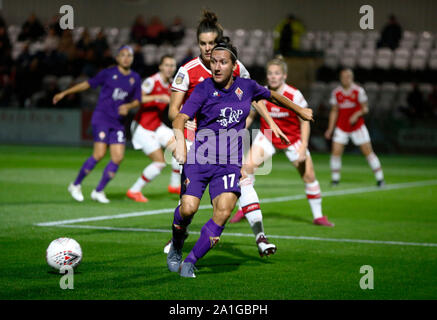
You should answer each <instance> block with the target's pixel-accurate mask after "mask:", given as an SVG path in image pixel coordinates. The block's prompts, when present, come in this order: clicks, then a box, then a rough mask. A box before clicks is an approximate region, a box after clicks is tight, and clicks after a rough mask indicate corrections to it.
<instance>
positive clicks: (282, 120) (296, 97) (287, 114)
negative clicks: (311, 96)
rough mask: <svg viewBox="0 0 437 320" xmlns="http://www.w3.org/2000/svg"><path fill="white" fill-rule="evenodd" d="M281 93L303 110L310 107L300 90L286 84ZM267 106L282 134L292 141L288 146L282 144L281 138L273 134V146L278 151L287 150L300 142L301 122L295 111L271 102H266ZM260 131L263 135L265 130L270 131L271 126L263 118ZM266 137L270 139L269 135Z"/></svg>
mask: <svg viewBox="0 0 437 320" xmlns="http://www.w3.org/2000/svg"><path fill="white" fill-rule="evenodd" d="M279 93H280V94H282V95H283V96H285V97H287V98H288V99H290V100H291V101H293V102H294V103H295V104H297V105H298V106H300V107H302V108H307V107H308V103H307V102H306V100H305V98H304V97H303V95H302V93H301V92H300V91H299V90H298V89H296V88H294V87H292V86H289V85H288V84H285V85H284V86H283V88H282V89H281V90H280V92H279ZM265 104H266V108H267V111H268V112H269V114H270V116H271V117H272V118H273V121H275V123H276V124H277V125H278V127H279V129H281V130H282V132H284V134H285V135H286V136H287V138H288V139H289V140H290V144H286V143H284V142H282V140H281V138H278V137H276V136H275V135H274V134H273V133H272V134H271V137H272V144H273V145H274V146H275V147H276V148H278V149H285V148H287V147H289V146H290V145H292V144H294V143H296V141H299V140H300V121H299V118H298V116H297V115H296V114H295V113H294V112H293V111H291V110H289V109H286V108H283V107H280V106H278V105H276V104H274V103H271V102H269V101H265ZM260 129H261V132H262V133H263V134H264V132H265V130H267V129H270V127H269V125H268V124H267V122H266V121H265V120H264V118H262V117H261V119H260ZM266 136H267V137H269V136H268V135H266Z"/></svg>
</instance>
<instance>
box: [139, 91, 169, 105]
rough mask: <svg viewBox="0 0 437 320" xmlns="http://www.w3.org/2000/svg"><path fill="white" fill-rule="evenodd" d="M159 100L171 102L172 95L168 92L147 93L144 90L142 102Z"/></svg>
mask: <svg viewBox="0 0 437 320" xmlns="http://www.w3.org/2000/svg"><path fill="white" fill-rule="evenodd" d="M155 100H157V101H159V102H164V103H170V97H169V96H168V95H166V94H146V93H144V91H143V92H142V94H141V102H142V103H148V102H151V101H155Z"/></svg>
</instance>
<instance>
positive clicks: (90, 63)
mask: <svg viewBox="0 0 437 320" xmlns="http://www.w3.org/2000/svg"><path fill="white" fill-rule="evenodd" d="M184 34H185V27H184V25H183V23H182V20H181V19H180V18H179V17H176V18H175V19H174V21H173V23H172V24H171V25H170V26H168V27H166V26H165V25H164V24H163V23H162V21H161V20H160V18H159V17H152V18H151V19H150V23H149V24H146V20H145V19H144V17H143V16H141V15H139V16H138V17H137V18H136V19H135V21H134V23H133V24H132V26H131V29H130V34H129V40H130V43H132V44H135V47H134V51H135V57H134V64H133V66H132V68H133V69H134V70H135V71H137V72H138V73H140V74H141V75H142V76H143V75H144V73H145V72H146V71H147V70H146V65H145V62H144V55H143V53H142V52H141V46H143V45H146V44H157V45H160V44H163V43H168V44H170V45H177V44H178V43H179V42H180V41H181V39H182V38H183V36H184ZM16 41H18V42H19V43H20V44H22V46H23V47H22V48H20V51H19V54H17V55H15V56H14V54H13V49H14V48H13V45H12V42H11V39H10V38H9V35H8V25H7V22H6V21H5V19H4V18H3V17H2V16H1V15H0V107H5V106H18V107H49V106H51V98H52V97H53V94H54V93H56V92H58V91H59V90H60V89H65V88H60V82H59V81H58V80H59V79H60V78H62V77H65V78H67V77H68V79H78V80H81V78H89V77H92V76H94V75H95V74H96V73H97V72H98V71H99V70H100V69H102V68H106V67H108V66H110V65H112V64H114V63H115V61H114V58H113V52H112V50H111V48H110V45H109V43H108V39H107V37H106V35H105V33H104V32H103V29H101V30H100V31H99V32H98V33H97V34H96V35H95V36H91V35H90V32H89V30H88V29H87V28H84V29H83V31H82V33H81V35H80V37H79V39H76V40H75V39H74V37H73V32H72V31H71V30H62V29H61V28H60V26H59V16H54V17H52V18H51V19H50V20H49V21H47V22H46V23H43V22H41V21H40V19H38V17H37V16H36V15H35V14H33V13H32V14H31V15H30V16H29V17H28V18H27V19H26V21H25V22H24V23H23V24H22V26H21V28H20V32H19V34H18V36H17V39H16ZM35 43H39V44H41V45H40V46H38V48H37V49H36V50H35V49H34V47H35V46H34V47H32V45H33V44H35ZM51 76H53V77H51ZM61 82H62V81H61ZM70 84H71V83H67V82H66V85H67V86H68V85H70ZM61 86H62V83H61ZM79 99H80V97H78V96H74V95H72V96H71V97H70V98H69V99H65V101H62V102H61V103H60V105H59V107H64V108H74V107H78V106H80V101H78V100H79Z"/></svg>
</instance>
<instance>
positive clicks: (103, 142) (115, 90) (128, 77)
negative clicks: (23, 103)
mask: <svg viewBox="0 0 437 320" xmlns="http://www.w3.org/2000/svg"><path fill="white" fill-rule="evenodd" d="M116 61H117V65H116V66H114V67H110V68H107V69H104V70H102V71H100V72H99V73H98V74H97V75H96V76H95V77H94V78H92V79H89V80H88V81H84V82H81V83H79V84H77V85H75V86H73V87H72V88H70V89H67V90H65V91H62V92H60V93H58V94H57V95H55V96H54V97H53V103H54V104H56V103H57V102H58V101H59V100H61V99H62V98H64V97H65V96H66V95H68V94H73V93H77V92H81V91H84V90H87V89H89V88H90V87H91V88H96V87H98V86H101V87H102V88H101V91H100V95H99V100H98V102H97V107H96V109H95V110H94V113H93V116H92V119H91V125H92V128H93V136H94V148H93V154H92V156H91V157H89V158H88V159H87V160H86V161H85V162H84V164H83V165H82V168H81V169H80V171H79V174H78V175H77V177H76V180H75V181H74V182H72V183H71V184H70V185H69V186H68V191H69V192H70V194H71V196H72V197H73V198H74V199H75V200H77V201H79V202H82V201H83V200H84V197H83V194H82V190H81V183H82V180H83V179H84V178H85V177H86V176H87V175H88V174H89V173H90V172H91V170H93V169H94V167H95V165H96V164H97V162H99V161H100V160H101V159H102V158H103V157H104V156H105V154H106V150H107V148H108V145H109V151H110V154H111V160H110V162H109V163H108V164H107V166H106V167H105V169H104V171H103V175H102V178H101V179H100V182H99V184H98V186H97V188H96V189H95V190H93V191H92V193H91V199H93V200H95V201H98V202H100V203H109V200H108V198H106V195H105V193H104V192H103V189H104V188H105V186H106V185H107V184H108V182H109V181H110V180H111V179H112V178H113V177H114V176H115V173H116V172H117V170H118V167H119V165H120V163H121V161H122V160H123V157H124V150H125V130H124V120H125V116H126V115H127V114H128V112H129V110H130V109H133V108H136V107H138V106H139V105H140V101H141V78H140V76H139V74H138V73H136V72H134V71H132V70H131V69H130V67H131V65H132V62H133V50H132V48H131V47H129V46H122V47H121V48H120V49H119V50H118V53H117V57H116Z"/></svg>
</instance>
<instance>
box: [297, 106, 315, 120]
mask: <svg viewBox="0 0 437 320" xmlns="http://www.w3.org/2000/svg"><path fill="white" fill-rule="evenodd" d="M298 116H299V117H300V118H301V119H302V120H306V121H314V119H313V110H312V109H310V108H302V109H301V110H300V111H299V113H298Z"/></svg>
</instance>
